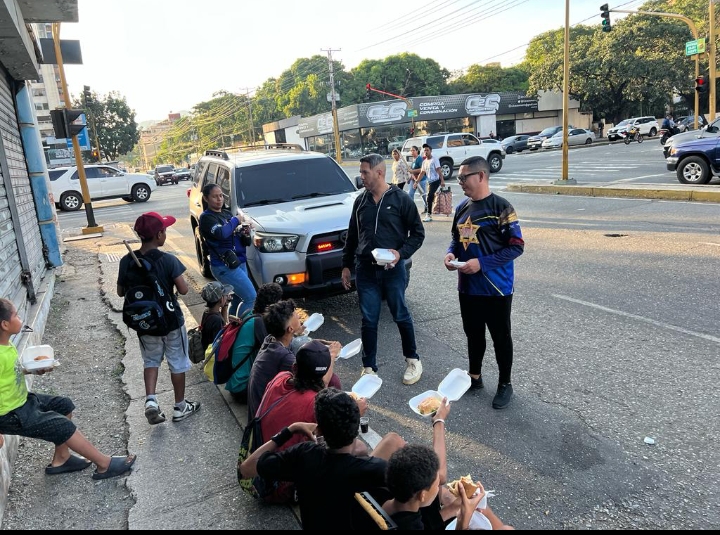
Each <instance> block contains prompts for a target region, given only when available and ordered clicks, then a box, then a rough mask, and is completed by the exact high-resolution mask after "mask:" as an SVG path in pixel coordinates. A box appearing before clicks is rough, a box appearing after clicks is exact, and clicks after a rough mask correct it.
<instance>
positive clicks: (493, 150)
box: [400, 132, 505, 179]
mask: <svg viewBox="0 0 720 535" xmlns="http://www.w3.org/2000/svg"><path fill="white" fill-rule="evenodd" d="M425 144H428V145H430V148H432V155H433V156H435V157H436V158H437V159H438V160H440V166H441V167H442V172H443V177H445V179H448V178H450V177H452V174H453V170H455V169H458V168H459V167H460V164H461V163H462V161H463V160H464V159H465V158H470V157H471V156H482V157H483V158H485V159H486V160H487V161H488V164H489V165H490V172H491V173H497V172H498V171H500V169H502V166H503V160H504V159H505V150H504V149H503V148H502V145H500V144H499V143H485V144H483V143H482V142H481V141H480V140H479V139H478V138H476V137H475V136H473V135H472V134H464V133H459V134H448V133H447V132H441V133H439V134H431V135H429V136H418V137H412V138H410V139H407V140H405V143H404V144H403V148H402V150H401V151H400V153H401V155H402V157H403V158H405V160H406V161H408V162H409V163H412V160H413V158H412V154H411V152H410V151H411V150H412V148H413V146H416V147H418V148H419V149H420V153H421V154H422V146H423V145H425Z"/></svg>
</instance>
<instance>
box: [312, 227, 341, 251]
mask: <svg viewBox="0 0 720 535" xmlns="http://www.w3.org/2000/svg"><path fill="white" fill-rule="evenodd" d="M345 241H347V230H339V231H336V232H328V233H327V234H318V235H317V236H313V238H312V240H310V245H309V246H308V254H319V253H329V252H330V251H338V250H342V248H343V247H345Z"/></svg>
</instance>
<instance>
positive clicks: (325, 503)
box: [240, 387, 405, 531]
mask: <svg viewBox="0 0 720 535" xmlns="http://www.w3.org/2000/svg"><path fill="white" fill-rule="evenodd" d="M315 418H316V420H317V424H314V423H308V422H295V423H293V424H291V425H289V426H288V427H285V428H283V429H282V431H280V432H279V433H277V434H276V435H274V436H273V437H272V438H271V439H270V440H268V441H267V442H265V444H263V445H262V446H261V447H259V448H258V449H257V450H255V452H253V453H252V455H250V457H248V458H247V459H246V460H245V461H244V462H243V463H242V464H241V465H240V474H241V476H242V477H243V478H252V477H255V476H257V475H259V476H261V477H263V478H264V479H265V480H269V481H292V482H294V483H295V487H296V489H297V495H298V504H299V506H300V517H301V521H302V526H303V529H306V530H318V529H327V530H329V529H332V530H336V531H337V530H339V531H342V530H345V529H351V528H352V527H353V526H354V525H355V520H356V519H357V514H358V509H359V506H358V505H357V502H356V501H355V493H356V492H362V491H371V490H372V489H375V488H380V487H383V486H384V485H385V471H386V468H387V459H389V458H390V456H391V455H392V454H393V453H394V452H395V451H397V450H398V449H400V448H402V447H403V446H404V445H405V441H404V440H403V439H402V438H401V437H400V436H399V435H398V434H397V433H388V434H387V435H385V437H383V439H382V440H381V441H380V443H379V444H378V445H377V447H376V448H375V449H374V450H373V455H372V456H371V457H359V456H356V455H353V448H354V443H355V439H356V438H357V437H358V434H359V427H360V409H359V407H358V404H357V403H356V402H355V400H353V399H352V398H351V397H350V396H349V395H348V394H347V393H345V392H343V391H341V390H338V389H335V388H331V387H328V388H325V389H324V390H321V391H320V392H319V393H318V394H317V396H316V397H315ZM296 434H300V435H304V436H305V437H306V438H307V439H308V440H306V441H304V442H301V443H299V444H295V445H294V446H291V447H290V448H288V449H286V450H284V451H278V449H279V448H281V447H282V446H283V445H284V444H286V443H287V442H288V441H290V440H291V439H293V437H294V436H295V435H296ZM318 436H323V437H324V439H325V440H324V442H325V443H324V444H321V443H319V442H318V441H317V437H318Z"/></svg>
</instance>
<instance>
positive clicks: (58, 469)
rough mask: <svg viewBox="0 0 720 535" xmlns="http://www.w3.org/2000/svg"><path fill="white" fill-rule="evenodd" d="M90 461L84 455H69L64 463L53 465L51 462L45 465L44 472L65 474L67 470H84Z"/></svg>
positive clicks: (50, 474) (51, 474)
mask: <svg viewBox="0 0 720 535" xmlns="http://www.w3.org/2000/svg"><path fill="white" fill-rule="evenodd" d="M91 464H92V463H91V462H90V461H88V460H87V459H85V458H84V457H78V456H77V455H70V457H69V458H68V460H67V461H65V464H62V465H60V466H53V465H51V464H49V465H47V466H46V467H45V473H46V474H47V475H49V476H53V475H55V474H67V473H68V472H79V471H80V470H85V469H86V468H87V467H88V466H90V465H91Z"/></svg>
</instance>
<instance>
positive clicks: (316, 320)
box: [303, 312, 325, 333]
mask: <svg viewBox="0 0 720 535" xmlns="http://www.w3.org/2000/svg"><path fill="white" fill-rule="evenodd" d="M323 323H325V316H323V315H322V314H318V313H317V312H315V314H313V315H312V316H310V317H309V318H308V319H306V320H305V323H303V325H304V326H305V332H307V333H311V332H313V331H317V330H318V329H319V328H320V327H321V326H322V324H323Z"/></svg>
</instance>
